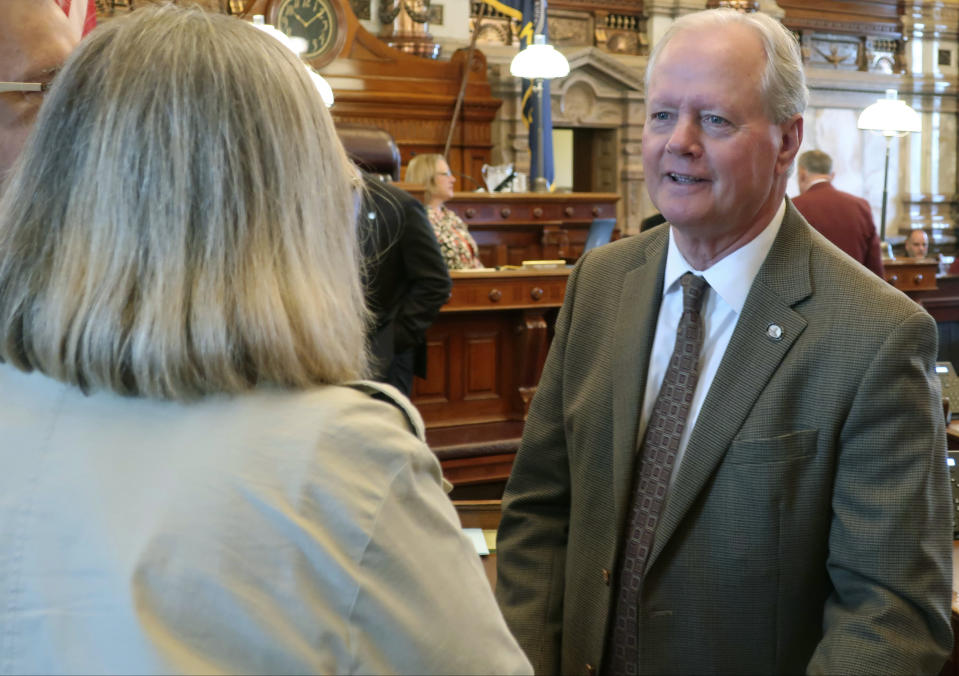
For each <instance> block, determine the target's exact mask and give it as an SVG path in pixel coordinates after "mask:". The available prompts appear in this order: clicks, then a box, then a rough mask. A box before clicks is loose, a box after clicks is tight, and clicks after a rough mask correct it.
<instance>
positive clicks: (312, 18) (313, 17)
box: [303, 14, 320, 28]
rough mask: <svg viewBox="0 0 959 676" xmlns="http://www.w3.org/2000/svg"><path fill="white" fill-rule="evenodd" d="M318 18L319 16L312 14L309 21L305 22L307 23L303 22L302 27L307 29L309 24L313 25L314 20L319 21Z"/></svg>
mask: <svg viewBox="0 0 959 676" xmlns="http://www.w3.org/2000/svg"><path fill="white" fill-rule="evenodd" d="M319 18H320V15H319V14H314V15H313V16H312V17H310V20H309V21H307V22H305V23H304V24H303V27H304V28H309V26H310V24H311V23H313V22H314V21H316V20H317V19H319Z"/></svg>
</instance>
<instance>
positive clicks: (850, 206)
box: [793, 181, 883, 277]
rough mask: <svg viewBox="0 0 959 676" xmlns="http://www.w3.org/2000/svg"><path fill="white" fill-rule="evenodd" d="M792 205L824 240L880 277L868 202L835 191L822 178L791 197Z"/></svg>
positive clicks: (878, 253)
mask: <svg viewBox="0 0 959 676" xmlns="http://www.w3.org/2000/svg"><path fill="white" fill-rule="evenodd" d="M793 205H794V206H795V207H796V208H797V209H799V213H801V214H802V215H803V217H804V218H805V219H806V220H807V221H809V224H810V225H811V226H812V227H814V228H816V230H818V231H819V232H821V233H822V234H823V235H824V236H825V237H826V239H828V240H829V241H830V242H832V243H833V244H835V245H836V246H838V247H839V248H840V249H842V250H843V251H845V252H846V253H847V254H849V255H850V256H852V257H853V258H855V259H856V260H857V261H859V262H860V263H862V264H863V265H865V266H866V267H867V268H869V269H870V270H872V271H873V272H875V273H876V274H877V275H879V276H880V277H882V276H883V267H882V255H881V254H880V252H879V235H878V234H876V224H875V223H874V222H873V220H872V208H871V207H870V206H869V202H867V201H866V200H864V199H862V198H861V197H856V196H855V195H850V194H849V193H848V192H843V191H842V190H836V189H835V188H834V187H833V186H832V183H830V182H829V181H824V182H822V183H817V184H815V185H814V186H812V187H811V188H809V189H808V190H807V191H806V192H804V193H803V194H802V195H800V196H799V197H797V198H796V199H794V200H793Z"/></svg>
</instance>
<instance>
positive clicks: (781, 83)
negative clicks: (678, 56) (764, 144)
mask: <svg viewBox="0 0 959 676" xmlns="http://www.w3.org/2000/svg"><path fill="white" fill-rule="evenodd" d="M730 24H740V25H743V26H748V27H750V28H751V29H753V30H754V31H756V34H757V35H758V36H759V38H760V40H761V41H762V46H763V51H764V52H765V54H766V67H765V70H764V71H763V75H762V79H761V81H760V87H761V90H760V94H761V95H762V98H763V101H764V102H765V104H766V114H767V116H768V117H769V119H770V120H772V121H773V122H775V123H776V124H779V123H782V122H785V121H786V120H788V119H789V118H790V117H792V116H793V115H795V114H797V113H799V114H802V113H803V112H805V110H806V106H807V105H808V103H809V90H808V89H806V74H805V71H804V70H803V64H802V53H801V52H800V50H799V42H798V41H797V40H796V38H795V36H794V35H793V34H792V33H790V32H789V30H787V29H786V28H785V27H784V26H783V25H782V24H781V23H779V22H778V21H776V20H775V19H773V18H772V17H770V16H768V15H766V14H762V13H759V12H755V13H751V14H743V13H741V12H737V11H736V10H734V9H729V8H725V7H724V8H719V9H708V10H705V11H702V12H694V13H692V14H686V15H685V16H682V17H680V18H679V19H677V20H676V21H675V22H674V23H673V24H672V25H671V26H670V27H669V28H668V29H667V30H666V33H664V34H663V36H662V38H660V40H659V42H657V43H656V45H655V46H654V47H653V51H652V53H651V54H650V55H649V63H648V64H647V66H646V91H647V92H648V91H649V79H650V75H651V74H652V72H653V69H654V68H655V66H656V61H657V60H658V58H659V55H660V53H661V52H662V51H663V49H664V48H665V47H666V45H667V44H668V43H669V41H670V40H671V39H672V38H673V37H675V36H676V35H677V34H679V33H680V32H682V31H685V30H690V29H702V28H715V29H720V28H722V27H723V26H728V25H730Z"/></svg>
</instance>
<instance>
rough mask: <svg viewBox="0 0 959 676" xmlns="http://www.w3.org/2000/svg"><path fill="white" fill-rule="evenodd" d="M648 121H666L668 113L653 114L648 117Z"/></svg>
mask: <svg viewBox="0 0 959 676" xmlns="http://www.w3.org/2000/svg"><path fill="white" fill-rule="evenodd" d="M649 119H651V120H668V119H669V113H666V112H658V113H653V114H652V115H650V116H649Z"/></svg>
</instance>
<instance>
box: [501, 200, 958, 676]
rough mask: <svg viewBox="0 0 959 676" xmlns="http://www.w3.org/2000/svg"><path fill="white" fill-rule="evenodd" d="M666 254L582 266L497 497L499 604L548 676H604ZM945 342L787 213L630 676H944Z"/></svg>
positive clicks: (649, 244)
mask: <svg viewBox="0 0 959 676" xmlns="http://www.w3.org/2000/svg"><path fill="white" fill-rule="evenodd" d="M666 244H667V229H666V228H655V229H653V230H651V231H649V232H647V233H643V234H641V235H637V236H635V237H630V238H627V239H625V240H623V241H620V242H616V243H613V244H611V245H609V246H605V247H601V248H599V249H596V250H594V251H593V252H590V253H589V254H588V255H587V256H585V258H584V259H583V260H582V261H580V263H579V265H578V266H577V268H576V270H575V271H574V272H573V274H572V275H571V277H570V282H569V287H568V290H567V294H566V301H565V303H564V306H563V309H562V311H561V312H560V315H559V318H558V320H557V325H556V335H555V339H554V341H553V344H552V347H551V350H550V354H549V358H548V359H547V363H546V367H545V371H544V373H543V377H542V380H541V382H540V386H539V390H538V392H537V394H536V397H535V399H534V400H533V403H532V406H531V409H530V414H529V419H528V421H527V424H526V429H525V433H524V436H523V442H522V445H521V447H520V449H519V453H518V455H517V458H516V463H515V465H514V468H513V473H512V476H511V477H510V481H509V484H508V486H507V490H506V494H505V496H504V505H503V519H502V525H501V527H500V531H499V540H498V545H497V546H498V560H499V568H498V586H497V598H498V600H499V602H500V606H501V607H502V609H503V612H504V614H505V615H506V618H507V622H508V623H509V625H510V628H511V629H512V630H513V632H514V634H515V635H516V636H517V638H518V639H519V641H520V644H521V645H522V646H523V648H524V649H525V650H526V652H527V655H528V656H529V657H530V659H531V661H532V662H533V666H534V668H535V669H536V672H537V673H540V674H547V673H555V672H558V671H562V672H563V673H589V671H590V669H598V668H601V664H600V662H601V659H602V655H603V649H604V642H605V637H606V632H607V616H608V615H609V613H610V610H611V601H612V595H613V593H614V590H615V576H616V571H615V568H616V565H615V564H616V561H617V556H618V548H619V545H620V540H621V534H622V532H623V529H624V521H625V515H626V511H627V508H628V504H629V500H630V494H629V493H630V487H631V483H632V479H631V478H632V475H633V472H634V470H635V467H634V458H635V451H636V435H637V426H638V412H639V411H640V410H641V407H642V396H643V384H644V383H645V382H646V369H647V363H648V360H649V353H650V347H651V344H652V339H653V332H654V327H655V323H656V320H657V315H658V311H659V304H660V299H661V296H662V286H663V270H664V266H665V257H666ZM773 324H775V325H777V326H779V327H780V328H781V329H782V334H781V337H780V338H779V339H774V338H773V337H771V336H770V334H769V332H768V329H769V327H770V325H773ZM773 333H775V331H774V332H773ZM936 347H937V334H936V326H935V324H934V322H933V320H932V318H931V317H930V316H929V315H928V314H926V312H925V311H923V310H922V309H921V308H920V307H919V306H918V305H916V304H915V303H913V302H912V301H911V300H909V299H908V298H906V296H904V295H903V294H901V293H900V292H898V291H896V290H894V289H893V288H892V287H891V286H889V285H887V284H886V283H885V282H883V281H881V280H880V279H878V278H877V277H876V276H875V275H873V274H872V273H870V272H869V271H868V270H866V269H865V268H863V267H862V266H860V265H859V264H858V263H855V262H854V261H852V260H851V259H849V258H848V257H847V256H845V255H843V254H842V253H841V252H840V251H839V249H837V248H836V247H834V246H833V245H832V244H830V243H829V242H827V241H826V240H825V239H824V238H823V237H822V236H821V235H819V234H818V233H816V232H815V231H814V230H813V229H812V228H811V227H810V226H809V225H808V224H807V223H806V222H805V221H804V220H803V219H802V217H801V216H800V215H799V214H798V212H797V211H796V210H795V209H794V208H793V206H792V205H791V204H788V205H787V211H786V216H785V219H784V221H783V225H782V228H781V229H780V232H779V234H778V236H777V238H776V240H775V242H774V244H773V246H772V249H771V250H770V252H769V255H768V256H767V258H766V261H765V262H764V264H763V266H762V268H761V269H760V271H759V273H758V275H757V277H756V279H755V281H754V283H753V285H752V288H751V290H750V293H749V297H748V299H747V301H746V304H745V306H744V308H743V311H742V314H741V316H740V318H739V323H738V324H737V326H736V329H735V332H734V333H733V336H732V339H731V341H730V343H729V347H728V349H727V351H726V354H725V356H724V358H723V361H722V363H721V365H720V367H719V370H718V372H717V374H716V377H715V380H714V381H713V383H712V387H711V388H710V391H709V393H708V395H707V397H706V400H705V402H704V404H703V408H702V410H701V412H700V414H699V419H698V422H697V424H696V427H695V429H694V430H693V432H692V435H691V437H690V440H689V446H688V448H687V451H686V454H685V456H684V459H683V461H682V464H681V465H680V467H679V468H678V470H677V472H678V474H677V476H676V478H675V483H674V485H673V488H672V489H671V492H670V494H669V497H668V503H667V505H666V507H665V510H664V513H663V515H662V518H661V520H660V525H659V529H658V532H657V534H656V540H655V543H654V548H653V551H652V553H651V555H650V558H649V561H648V564H647V571H646V577H645V582H644V586H643V591H642V603H641V609H640V618H639V626H640V632H639V634H640V635H639V640H640V673H654V674H655V673H679V674H706V673H730V674H747V673H777V674H782V673H799V672H803V671H808V672H810V673H823V672H825V673H843V674H851V673H872V674H875V673H919V672H930V673H932V672H936V671H938V669H939V667H940V666H941V664H942V663H943V661H944V659H945V656H946V655H947V653H948V651H949V649H950V646H951V643H952V635H951V631H950V626H949V613H950V583H951V564H950V551H951V549H950V540H951V529H952V521H951V517H950V504H949V489H948V482H947V474H946V465H945V433H944V426H943V422H942V412H941V405H940V393H939V385H938V382H937V379H936V376H935V374H934V368H933V367H934V360H935V356H936Z"/></svg>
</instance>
